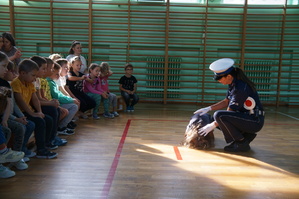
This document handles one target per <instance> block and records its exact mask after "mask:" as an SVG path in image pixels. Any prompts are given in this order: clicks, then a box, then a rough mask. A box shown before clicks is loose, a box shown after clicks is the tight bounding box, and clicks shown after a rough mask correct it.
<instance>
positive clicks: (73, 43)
mask: <svg viewBox="0 0 299 199" xmlns="http://www.w3.org/2000/svg"><path fill="white" fill-rule="evenodd" d="M78 44H81V43H80V42H79V41H76V40H74V41H73V42H72V45H71V47H70V49H69V54H70V55H72V54H74V50H73V48H74V47H75V46H76V45H78Z"/></svg>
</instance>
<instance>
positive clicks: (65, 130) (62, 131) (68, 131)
mask: <svg viewBox="0 0 299 199" xmlns="http://www.w3.org/2000/svg"><path fill="white" fill-rule="evenodd" d="M57 133H58V135H73V134H74V133H75V132H74V130H71V129H68V128H66V127H64V128H58V129H57Z"/></svg>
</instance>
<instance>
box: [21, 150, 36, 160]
mask: <svg viewBox="0 0 299 199" xmlns="http://www.w3.org/2000/svg"><path fill="white" fill-rule="evenodd" d="M22 151H23V152H24V153H25V155H24V158H25V157H28V158H32V157H34V156H35V155H36V153H35V152H33V151H31V150H29V149H27V148H26V149H24V150H22Z"/></svg>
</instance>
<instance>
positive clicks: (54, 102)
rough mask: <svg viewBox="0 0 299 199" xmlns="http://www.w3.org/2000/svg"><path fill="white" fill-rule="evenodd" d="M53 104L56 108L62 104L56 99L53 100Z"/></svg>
mask: <svg viewBox="0 0 299 199" xmlns="http://www.w3.org/2000/svg"><path fill="white" fill-rule="evenodd" d="M51 104H52V106H54V107H56V108H58V106H59V105H60V103H59V101H58V100H56V99H53V100H51Z"/></svg>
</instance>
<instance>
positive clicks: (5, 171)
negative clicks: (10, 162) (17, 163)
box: [0, 164, 16, 178]
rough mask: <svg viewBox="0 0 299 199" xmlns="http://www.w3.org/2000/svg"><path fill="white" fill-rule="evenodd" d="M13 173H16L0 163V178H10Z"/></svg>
mask: <svg viewBox="0 0 299 199" xmlns="http://www.w3.org/2000/svg"><path fill="white" fill-rule="evenodd" d="M15 175H16V173H15V172H14V171H12V170H10V169H9V168H7V167H5V166H3V165H2V164H0V178H11V177H13V176H15Z"/></svg>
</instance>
